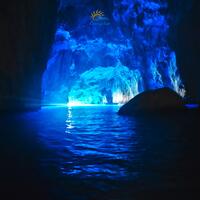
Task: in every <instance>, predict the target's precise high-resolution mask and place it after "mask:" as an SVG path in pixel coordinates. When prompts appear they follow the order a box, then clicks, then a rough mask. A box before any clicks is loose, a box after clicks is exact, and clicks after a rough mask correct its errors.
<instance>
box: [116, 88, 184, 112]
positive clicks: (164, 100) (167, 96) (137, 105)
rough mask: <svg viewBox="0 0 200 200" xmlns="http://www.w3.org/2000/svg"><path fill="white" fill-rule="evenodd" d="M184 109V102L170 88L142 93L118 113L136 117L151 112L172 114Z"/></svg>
mask: <svg viewBox="0 0 200 200" xmlns="http://www.w3.org/2000/svg"><path fill="white" fill-rule="evenodd" d="M184 108H185V106H184V100H183V98H182V97H181V96H180V95H178V94H177V93H176V92H174V91H173V90H171V89H169V88H161V89H157V90H149V91H146V92H143V93H140V94H139V95H137V96H135V97H134V98H133V99H131V100H130V101H129V102H128V103H126V104H125V105H123V106H122V107H121V108H120V110H119V112H118V113H119V114H121V115H134V114H139V113H149V112H171V111H176V110H182V109H184Z"/></svg>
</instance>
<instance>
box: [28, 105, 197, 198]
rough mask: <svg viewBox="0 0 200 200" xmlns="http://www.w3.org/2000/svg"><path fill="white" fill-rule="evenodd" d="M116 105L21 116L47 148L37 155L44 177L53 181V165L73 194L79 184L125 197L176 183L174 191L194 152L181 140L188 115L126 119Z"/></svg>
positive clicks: (65, 108) (182, 181)
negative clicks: (45, 174)
mask: <svg viewBox="0 0 200 200" xmlns="http://www.w3.org/2000/svg"><path fill="white" fill-rule="evenodd" d="M118 109H119V107H117V106H102V107H97V106H95V107H91V106H90V107H71V108H70V107H62V108H59V107H58V108H56V109H42V110H41V111H39V112H35V113H28V114H26V115H25V118H26V119H28V121H29V122H30V121H31V126H34V127H35V129H37V135H38V142H39V143H40V144H42V146H44V147H45V148H46V149H47V150H48V151H49V152H46V153H41V155H40V164H41V166H42V168H43V170H44V171H45V173H47V175H48V177H51V178H52V180H55V177H56V175H55V174H53V173H52V172H51V169H52V168H53V169H56V170H57V171H58V173H59V174H60V176H61V177H62V179H64V181H62V182H64V183H66V185H64V186H63V188H64V189H63V190H66V189H68V190H70V191H72V190H73V191H74V194H77V192H78V193H79V192H81V191H82V190H81V188H86V190H89V189H95V190H97V191H99V190H104V189H105V188H106V189H107V190H112V188H113V187H115V188H116V191H118V190H120V188H123V189H122V191H123V192H122V193H123V194H124V192H125V193H127V199H129V197H128V194H130V193H132V191H138V190H142V189H148V190H151V189H153V190H155V191H157V190H162V189H163V190H165V189H166V188H169V189H174V188H176V185H178V187H179V189H180V188H181V187H182V186H183V185H184V184H185V183H186V182H187V181H185V180H187V179H184V175H185V171H186V170H185V169H188V167H191V165H187V163H188V162H187V160H189V159H190V158H191V156H190V153H188V152H187V151H188V150H190V151H191V152H193V153H192V154H194V152H195V150H194V151H193V149H192V147H191V146H189V145H190V144H189V143H187V140H188V139H186V138H187V137H188V136H189V135H188V130H190V128H191V125H190V124H188V119H187V118H185V117H182V118H181V117H180V116H178V117H176V116H174V117H173V116H171V117H170V118H168V117H167V118H160V117H147V118H146V117H133V118H131V117H124V116H119V115H117V111H118ZM191 123H193V120H191ZM191 171H192V170H191ZM69 179H70V181H69ZM97 180H98V181H97ZM102 181H103V182H102ZM72 183H74V185H76V186H70V185H71V184H72ZM79 183H81V187H79V186H77V185H79ZM83 185H84V187H83ZM75 187H78V188H79V189H74V188H75ZM88 188H89V189H88ZM102 188H103V189H102ZM120 191H121V190H120ZM85 193H86V191H85ZM116 194H118V192H116ZM85 195H86V196H87V195H89V193H88V192H87V194H85ZM90 195H92V194H90ZM77 199H78V198H77Z"/></svg>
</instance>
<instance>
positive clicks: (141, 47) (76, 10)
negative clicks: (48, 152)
mask: <svg viewBox="0 0 200 200" xmlns="http://www.w3.org/2000/svg"><path fill="white" fill-rule="evenodd" d="M81 2H82V3H81ZM95 10H100V11H103V12H104V16H97V17H96V18H95V19H92V18H91V16H90V14H91V13H92V12H93V11H95ZM169 18H170V16H168V4H167V1H159V0H110V1H100V0H99V1H91V0H86V1H84V3H83V1H79V0H76V1H67V0H62V1H60V10H59V16H58V25H57V31H56V34H55V42H54V44H53V47H52V53H51V56H50V58H49V61H48V64H47V69H46V71H45V72H44V75H43V85H42V87H43V88H42V89H43V91H42V92H43V103H46V104H51V103H67V102H70V103H84V104H102V103H125V102H127V101H128V100H129V99H131V98H132V97H134V96H135V95H137V94H138V93H140V92H142V91H144V90H147V89H155V88H161V87H165V86H167V87H170V88H172V89H173V90H175V91H177V92H178V93H179V94H181V95H182V96H183V95H184V87H183V84H182V82H181V79H180V76H179V73H178V70H177V65H176V55H175V52H174V51H173V50H172V49H170V47H169V45H168V42H167V37H168V33H169V28H170V20H169Z"/></svg>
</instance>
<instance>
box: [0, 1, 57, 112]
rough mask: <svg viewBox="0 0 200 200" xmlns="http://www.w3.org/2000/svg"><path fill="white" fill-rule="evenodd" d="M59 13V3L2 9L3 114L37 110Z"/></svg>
mask: <svg viewBox="0 0 200 200" xmlns="http://www.w3.org/2000/svg"><path fill="white" fill-rule="evenodd" d="M56 13H57V1H56V0H51V1H48V0H28V1H27V0H20V1H15V0H10V1H4V2H3V3H2V4H1V7H0V24H1V31H0V44H1V45H0V110H2V109H4V110H8V109H9V110H16V109H20V110H21V109H25V108H36V107H38V106H39V104H40V98H41V97H40V94H41V76H42V73H43V70H44V68H45V66H46V62H47V58H48V54H49V49H50V47H51V43H52V37H53V35H54V31H55V25H56Z"/></svg>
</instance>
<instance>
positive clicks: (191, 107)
mask: <svg viewBox="0 0 200 200" xmlns="http://www.w3.org/2000/svg"><path fill="white" fill-rule="evenodd" d="M185 106H186V107H187V108H189V109H194V108H199V104H186V105H185Z"/></svg>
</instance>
